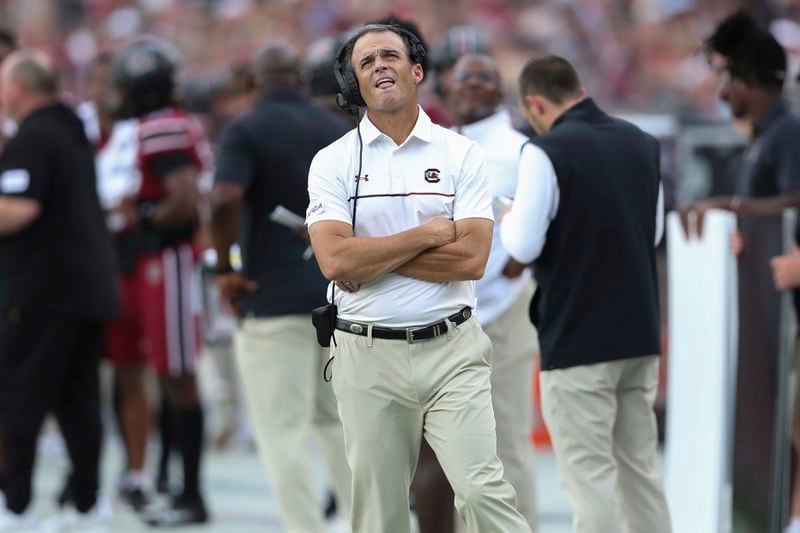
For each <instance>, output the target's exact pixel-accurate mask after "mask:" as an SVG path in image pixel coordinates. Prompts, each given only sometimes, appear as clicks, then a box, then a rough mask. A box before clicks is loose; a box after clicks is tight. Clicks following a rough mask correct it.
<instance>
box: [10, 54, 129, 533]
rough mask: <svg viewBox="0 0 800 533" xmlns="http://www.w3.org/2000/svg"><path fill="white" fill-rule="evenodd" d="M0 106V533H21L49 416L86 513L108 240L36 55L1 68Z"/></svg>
mask: <svg viewBox="0 0 800 533" xmlns="http://www.w3.org/2000/svg"><path fill="white" fill-rule="evenodd" d="M0 77H1V78H2V80H1V81H2V92H1V93H0V100H2V104H3V108H4V110H5V112H6V113H8V115H9V116H10V117H11V118H13V119H14V120H15V121H16V122H17V123H18V124H19V130H18V132H17V134H16V136H15V137H13V138H12V139H11V140H10V142H9V143H8V145H7V147H6V149H5V151H4V152H3V154H2V156H0V423H1V424H2V427H3V432H4V434H3V437H4V444H5V453H6V464H7V479H8V483H7V486H6V506H7V509H8V511H7V512H5V513H3V514H0V530H5V529H4V528H11V527H15V526H16V527H19V528H23V529H24V528H26V527H30V526H29V524H30V520H31V517H30V513H27V512H26V509H28V506H29V503H30V500H31V477H32V470H33V463H34V457H35V453H36V439H37V437H38V434H39V430H40V428H41V425H42V421H43V419H44V417H45V415H46V414H47V413H48V412H49V411H53V412H54V413H55V415H56V418H57V420H58V423H59V425H60V426H61V430H62V432H63V434H64V438H65V440H66V443H67V450H68V452H69V455H70V459H71V462H72V468H73V480H74V495H75V500H74V501H75V506H76V507H77V510H78V512H79V513H81V514H82V516H83V517H84V518H85V519H87V520H88V519H89V518H90V517H91V515H92V514H94V512H90V511H92V509H93V508H95V509H96V505H95V504H96V501H97V500H96V499H97V489H98V466H99V460H100V437H101V426H100V409H99V387H98V375H97V363H98V358H99V356H100V355H101V353H102V350H103V342H104V337H103V321H105V320H108V319H112V318H114V317H115V316H116V314H117V311H118V295H117V292H116V285H115V283H114V265H113V254H112V249H111V242H110V238H109V235H108V234H107V232H106V227H105V223H104V219H103V213H102V210H101V208H100V205H99V202H98V198H97V193H96V190H95V173H94V153H93V150H92V146H91V144H90V143H89V141H88V140H87V139H86V135H85V134H84V131H83V126H82V124H81V121H80V120H79V119H78V117H77V116H76V115H75V114H74V113H73V112H72V111H71V110H70V109H69V108H68V107H66V106H64V105H63V104H61V103H60V102H58V100H57V99H56V90H57V75H56V72H55V71H54V69H53V66H52V64H51V63H50V61H49V59H48V58H47V57H46V56H44V55H42V54H39V53H34V52H25V51H23V52H15V53H14V54H12V55H11V56H10V57H9V58H8V59H7V60H6V62H5V63H4V64H3V69H2V74H0Z"/></svg>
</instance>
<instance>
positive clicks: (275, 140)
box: [211, 44, 350, 533]
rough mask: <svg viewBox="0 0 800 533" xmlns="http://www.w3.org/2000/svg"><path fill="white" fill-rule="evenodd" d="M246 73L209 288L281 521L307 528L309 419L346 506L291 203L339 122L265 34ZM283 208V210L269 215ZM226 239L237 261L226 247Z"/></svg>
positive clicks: (311, 513)
mask: <svg viewBox="0 0 800 533" xmlns="http://www.w3.org/2000/svg"><path fill="white" fill-rule="evenodd" d="M253 74H254V78H255V81H256V85H257V87H258V88H259V89H260V91H261V92H262V94H263V96H262V97H261V100H260V102H259V103H258V105H257V106H256V108H255V109H254V110H253V111H252V112H251V113H249V114H248V115H245V116H244V117H242V118H240V119H237V120H236V121H234V122H233V123H232V124H231V125H230V126H229V127H228V128H227V129H226V130H225V132H224V133H223V135H222V140H221V142H220V148H219V159H218V162H217V169H216V179H215V181H216V183H215V185H214V189H213V191H212V193H211V203H212V218H211V234H212V239H213V241H214V248H215V249H216V251H217V271H218V278H217V279H218V285H219V287H220V292H221V293H222V295H223V297H224V298H225V299H227V300H228V301H229V302H230V303H231V304H232V305H233V307H234V308H235V309H236V310H237V311H238V315H239V317H240V318H241V322H240V325H239V329H238V332H237V333H236V339H235V340H236V343H235V349H236V359H237V363H238V365H239V368H240V371H241V376H242V382H243V385H244V391H245V395H246V398H247V401H248V404H249V406H250V411H251V413H252V415H253V425H254V427H255V430H256V440H257V443H258V448H259V450H260V452H261V458H262V460H263V461H264V464H265V466H266V469H267V473H268V475H269V478H270V481H271V483H272V486H273V487H275V491H276V497H277V498H278V507H279V510H280V514H281V518H282V519H283V521H284V526H285V528H286V530H287V531H289V532H308V533H312V532H318V531H323V530H324V522H323V516H322V504H321V502H319V501H318V498H317V490H316V481H315V476H314V468H313V462H312V461H311V457H310V455H309V450H308V449H307V448H306V443H307V439H308V435H309V433H310V432H311V430H312V428H313V429H314V430H316V434H317V437H318V443H319V445H320V449H321V451H322V453H323V455H324V456H325V459H326V462H327V464H328V467H329V469H330V471H331V478H332V481H333V485H334V491H335V493H336V497H337V500H338V504H339V505H338V507H339V508H340V509H349V508H350V471H349V468H348V466H347V460H346V458H345V453H344V436H343V434H342V428H341V422H340V421H339V416H338V412H337V408H336V400H335V398H334V396H333V393H332V391H331V389H330V386H329V385H328V384H327V383H324V382H323V380H322V369H323V366H324V363H325V362H326V360H327V358H328V357H327V356H328V353H327V350H322V349H321V348H320V347H319V346H318V345H317V342H316V336H315V333H314V330H313V329H312V326H311V319H310V315H311V311H312V309H314V308H315V307H318V306H320V305H324V303H325V288H326V285H327V282H326V281H325V279H324V278H323V277H322V274H321V273H320V271H319V267H318V266H317V262H316V261H314V259H313V257H311V255H310V254H309V251H310V247H309V243H308V238H307V233H306V232H305V229H304V227H303V223H304V221H303V218H302V213H304V212H305V208H306V206H307V205H308V193H307V192H306V187H307V179H308V169H309V166H310V164H311V160H312V159H313V157H314V155H315V154H316V153H317V151H319V150H320V149H321V148H323V147H325V146H327V145H328V144H330V143H331V142H333V141H334V140H335V139H337V138H338V137H340V136H341V135H343V134H344V133H345V132H347V131H348V129H350V127H349V125H348V124H347V122H346V121H345V120H343V119H342V118H341V117H340V116H338V115H337V114H335V113H334V112H333V111H330V110H327V109H323V108H321V107H318V106H317V105H314V104H312V103H311V101H310V100H309V99H308V98H307V97H306V96H305V95H304V94H303V93H302V91H301V76H300V63H299V57H298V54H297V52H296V51H295V50H294V49H292V48H290V47H289V46H287V45H284V44H268V45H267V46H265V47H264V48H263V49H262V50H261V52H260V53H259V54H258V55H257V57H256V58H255V60H254V62H253ZM282 211H283V212H284V213H285V214H288V215H289V216H288V217H284V219H283V221H281V220H280V219H277V218H276V217H275V216H273V214H278V213H280V212H282ZM292 216H293V217H294V218H295V219H297V220H296V221H295V222H292V221H291V220H290V219H291V218H292ZM240 219H241V224H240ZM237 241H238V242H239V245H240V246H241V252H242V265H243V270H242V272H241V273H239V272H235V271H234V270H233V269H232V268H231V264H230V259H229V250H230V247H231V245H232V244H234V243H235V242H237Z"/></svg>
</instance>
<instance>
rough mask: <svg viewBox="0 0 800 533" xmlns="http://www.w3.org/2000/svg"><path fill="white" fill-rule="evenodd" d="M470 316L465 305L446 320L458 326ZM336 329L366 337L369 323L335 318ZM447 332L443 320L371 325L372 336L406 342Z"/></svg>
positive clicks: (422, 339)
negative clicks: (427, 322) (406, 325)
mask: <svg viewBox="0 0 800 533" xmlns="http://www.w3.org/2000/svg"><path fill="white" fill-rule="evenodd" d="M471 316H472V309H470V308H469V307H465V308H464V309H462V310H461V311H459V312H458V313H456V314H454V315H450V316H449V317H447V320H449V321H450V322H452V323H453V324H455V325H456V326H458V325H459V324H463V323H464V322H466V321H467V320H469V318H470V317H471ZM336 329H338V330H341V331H346V332H348V333H352V334H353V335H361V336H362V337H366V336H367V335H368V333H369V324H364V323H363V322H350V321H349V320H344V319H343V318H337V319H336ZM445 333H447V324H446V323H445V321H444V320H441V321H439V322H436V323H434V324H429V325H427V326H411V327H407V328H381V327H378V326H373V327H372V336H373V337H374V338H376V339H393V340H404V341H408V342H417V341H424V340H427V339H432V338H434V337H438V336H439V335H443V334H445Z"/></svg>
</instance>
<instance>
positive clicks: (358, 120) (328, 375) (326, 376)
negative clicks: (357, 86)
mask: <svg viewBox="0 0 800 533" xmlns="http://www.w3.org/2000/svg"><path fill="white" fill-rule="evenodd" d="M356 132H357V133H358V174H356V191H355V194H354V195H353V221H352V225H353V236H355V234H356V205H358V186H359V185H360V184H361V165H362V164H363V163H364V139H362V138H361V116H360V114H359V111H358V108H356ZM335 290H336V282H335V281H332V282H331V303H332V304H333V303H334V302H335V300H334V296H335V294H336V292H335ZM335 326H336V325H335V324H334V327H332V328H331V339H333V345H334V347H337V348H338V347H339V345H338V344H336V334H335V333H334V332H335V331H336V327H335ZM335 358H336V356H335V355H332V356H331V357H330V358H328V362H327V363H325V368H323V369H322V379H323V380H325V382H326V383H330V381H331V379H333V371H331V372H330V373H328V369H329V368H330V366H331V363H333V360H334V359H335Z"/></svg>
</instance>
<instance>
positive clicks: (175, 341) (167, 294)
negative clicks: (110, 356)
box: [161, 248, 181, 375]
mask: <svg viewBox="0 0 800 533" xmlns="http://www.w3.org/2000/svg"><path fill="white" fill-rule="evenodd" d="M161 258H162V265H163V270H164V272H163V276H164V318H165V320H166V324H165V329H166V336H167V370H168V373H169V374H170V375H180V374H181V346H180V342H181V341H180V335H179V331H178V320H179V312H178V305H179V302H178V298H179V295H178V280H177V275H180V274H179V273H178V272H177V270H178V265H177V260H176V257H175V251H174V250H171V249H169V248H167V249H166V250H164V251H163V252H162V254H161Z"/></svg>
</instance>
